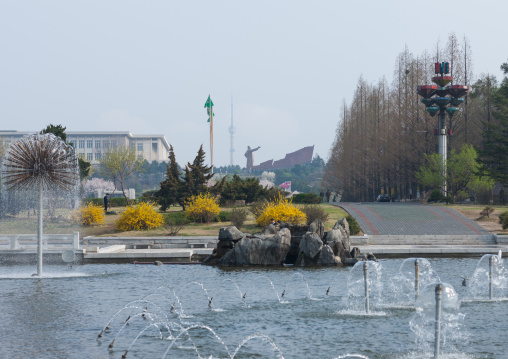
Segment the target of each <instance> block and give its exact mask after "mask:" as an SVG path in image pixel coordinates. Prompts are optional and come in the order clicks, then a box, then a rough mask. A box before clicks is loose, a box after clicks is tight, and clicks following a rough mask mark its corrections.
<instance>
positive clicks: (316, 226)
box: [309, 219, 325, 239]
mask: <svg viewBox="0 0 508 359" xmlns="http://www.w3.org/2000/svg"><path fill="white" fill-rule="evenodd" d="M309 232H312V233H317V234H318V235H319V238H321V239H323V238H324V237H325V225H324V224H323V221H322V220H320V219H316V220H314V222H312V223H311V224H310V225H309Z"/></svg>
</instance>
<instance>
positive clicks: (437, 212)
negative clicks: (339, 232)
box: [335, 202, 490, 236]
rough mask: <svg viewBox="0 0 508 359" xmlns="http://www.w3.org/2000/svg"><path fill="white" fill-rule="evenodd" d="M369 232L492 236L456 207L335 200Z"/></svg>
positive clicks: (370, 233) (381, 233)
mask: <svg viewBox="0 0 508 359" xmlns="http://www.w3.org/2000/svg"><path fill="white" fill-rule="evenodd" d="M335 205H336V206H339V207H341V208H343V209H344V210H345V211H346V212H348V213H349V214H351V215H352V216H353V217H355V218H356V220H357V221H358V224H359V225H360V227H361V228H362V230H363V233H365V234H368V235H478V236H480V235H489V234H490V233H489V232H488V231H486V230H485V229H483V228H482V227H481V226H480V225H478V224H477V223H476V222H474V221H472V220H470V219H468V218H467V217H465V216H463V215H462V214H460V213H459V212H457V211H454V210H453V209H450V208H446V207H442V206H431V205H422V204H419V203H415V202H412V203H377V202H370V203H335Z"/></svg>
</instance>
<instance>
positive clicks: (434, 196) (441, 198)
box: [429, 188, 452, 203]
mask: <svg viewBox="0 0 508 359" xmlns="http://www.w3.org/2000/svg"><path fill="white" fill-rule="evenodd" d="M451 201H452V199H451V197H450V196H445V195H443V192H441V190H440V189H439V188H436V189H435V190H433V191H432V192H431V194H430V197H429V202H446V203H450V202H451Z"/></svg>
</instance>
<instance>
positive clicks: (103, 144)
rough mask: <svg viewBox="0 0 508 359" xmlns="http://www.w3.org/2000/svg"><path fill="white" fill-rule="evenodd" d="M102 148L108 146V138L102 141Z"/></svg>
mask: <svg viewBox="0 0 508 359" xmlns="http://www.w3.org/2000/svg"><path fill="white" fill-rule="evenodd" d="M102 148H109V141H108V140H103V141H102Z"/></svg>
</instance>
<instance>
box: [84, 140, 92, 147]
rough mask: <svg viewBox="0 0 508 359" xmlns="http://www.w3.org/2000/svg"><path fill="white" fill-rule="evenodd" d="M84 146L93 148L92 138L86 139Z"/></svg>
mask: <svg viewBox="0 0 508 359" xmlns="http://www.w3.org/2000/svg"><path fill="white" fill-rule="evenodd" d="M86 148H93V141H92V140H86Z"/></svg>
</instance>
